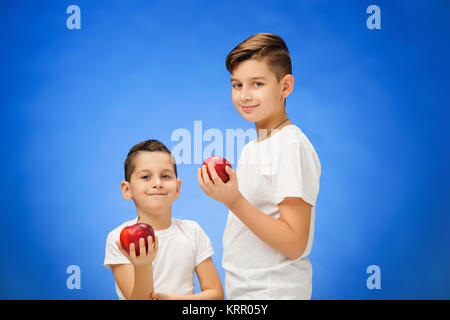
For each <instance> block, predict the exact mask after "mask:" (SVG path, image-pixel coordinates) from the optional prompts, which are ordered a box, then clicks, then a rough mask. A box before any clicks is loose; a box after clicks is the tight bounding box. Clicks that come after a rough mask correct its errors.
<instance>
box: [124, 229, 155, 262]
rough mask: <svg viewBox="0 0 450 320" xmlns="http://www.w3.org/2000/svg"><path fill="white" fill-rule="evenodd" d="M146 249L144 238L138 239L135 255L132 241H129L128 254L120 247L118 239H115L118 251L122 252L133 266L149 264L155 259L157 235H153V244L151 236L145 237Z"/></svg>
mask: <svg viewBox="0 0 450 320" xmlns="http://www.w3.org/2000/svg"><path fill="white" fill-rule="evenodd" d="M147 242H148V251H146V250H145V240H144V238H140V239H139V251H140V252H139V256H138V257H136V250H135V248H134V243H130V254H128V252H127V251H126V250H125V249H124V248H123V247H122V245H121V243H120V241H119V240H117V241H116V245H117V247H118V248H119V250H120V252H122V253H123V255H124V256H125V257H127V259H128V260H130V262H131V263H132V264H133V265H134V266H135V267H141V266H147V265H151V264H152V262H153V260H155V257H156V254H157V253H158V237H157V236H156V235H155V244H154V245H153V238H152V236H148V237H147Z"/></svg>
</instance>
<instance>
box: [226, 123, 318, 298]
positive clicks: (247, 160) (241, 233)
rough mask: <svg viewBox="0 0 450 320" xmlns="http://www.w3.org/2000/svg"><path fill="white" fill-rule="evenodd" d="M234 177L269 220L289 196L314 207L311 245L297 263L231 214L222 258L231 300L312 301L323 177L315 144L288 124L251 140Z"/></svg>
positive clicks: (277, 216) (276, 214) (244, 149)
mask: <svg viewBox="0 0 450 320" xmlns="http://www.w3.org/2000/svg"><path fill="white" fill-rule="evenodd" d="M236 173H237V179H238V185H239V191H240V192H241V193H242V195H243V196H244V197H245V198H246V199H247V200H248V201H249V202H250V203H251V204H252V205H253V206H255V207H256V208H258V209H259V210H261V211H262V212H264V213H265V214H267V215H269V216H272V217H274V218H279V217H280V214H279V211H278V206H277V205H278V204H279V203H280V202H281V201H283V199H284V198H285V197H300V198H303V200H304V201H305V202H307V203H309V204H311V205H312V208H311V221H310V230H309V237H308V242H307V246H306V249H305V252H304V254H303V255H302V256H301V257H300V258H298V259H296V260H289V259H288V258H286V257H285V256H284V255H282V254H281V253H279V252H277V251H275V250H274V249H272V248H271V247H270V246H269V245H267V244H266V243H265V242H263V241H262V240H260V239H259V238H258V237H257V236H256V235H255V234H254V233H253V232H252V231H250V229H248V228H247V226H246V225H244V224H243V223H242V222H241V221H240V220H239V218H237V217H236V216H235V215H234V214H233V212H231V211H229V214H228V221H227V225H226V227H225V231H224V235H223V260H222V264H223V268H224V269H225V292H226V297H227V299H249V300H256V299H286V300H287V299H310V298H311V291H312V267H311V263H310V262H309V259H308V258H307V255H308V254H309V252H310V251H311V246H312V242H313V237H314V217H315V205H316V199H317V195H318V193H319V179H320V174H321V165H320V162H319V157H318V156H317V153H316V151H315V150H314V148H313V146H312V144H311V143H310V142H309V140H308V138H307V137H306V136H305V135H304V133H303V132H302V131H301V130H300V128H298V127H297V126H295V125H288V126H285V127H283V128H282V129H280V130H279V131H278V133H276V134H275V135H272V136H271V137H269V138H268V139H265V140H262V141H261V142H259V143H258V142H256V140H253V141H251V142H249V143H248V144H247V145H246V146H245V147H244V148H243V149H242V152H241V156H240V159H239V162H238V165H237V169H236ZM269 231H270V230H268V232H269Z"/></svg>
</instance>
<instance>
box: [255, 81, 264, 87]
mask: <svg viewBox="0 0 450 320" xmlns="http://www.w3.org/2000/svg"><path fill="white" fill-rule="evenodd" d="M263 84H264V83H262V82H261V81H256V82H255V86H257V87H262V86H263Z"/></svg>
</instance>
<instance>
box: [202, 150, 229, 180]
mask: <svg viewBox="0 0 450 320" xmlns="http://www.w3.org/2000/svg"><path fill="white" fill-rule="evenodd" d="M210 163H212V164H213V165H214V169H216V172H217V175H218V176H219V177H220V179H222V181H223V182H224V183H226V182H227V181H228V180H230V177H229V176H228V173H227V172H226V171H225V167H226V166H229V167H230V168H233V167H232V166H231V163H229V162H228V161H227V159H224V158H222V157H219V156H213V157H209V158H208V159H206V160H205V162H203V164H204V165H206V169H207V170H208V175H209V177H210V178H211V173H210V172H209V168H208V165H209V164H210Z"/></svg>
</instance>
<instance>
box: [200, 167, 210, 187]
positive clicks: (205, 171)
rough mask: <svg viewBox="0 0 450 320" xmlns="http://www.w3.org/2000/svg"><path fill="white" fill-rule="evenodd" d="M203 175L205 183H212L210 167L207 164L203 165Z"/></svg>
mask: <svg viewBox="0 0 450 320" xmlns="http://www.w3.org/2000/svg"><path fill="white" fill-rule="evenodd" d="M202 176H203V183H204V184H205V185H206V186H208V185H209V184H211V179H210V177H209V174H208V169H207V168H206V166H202Z"/></svg>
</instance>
